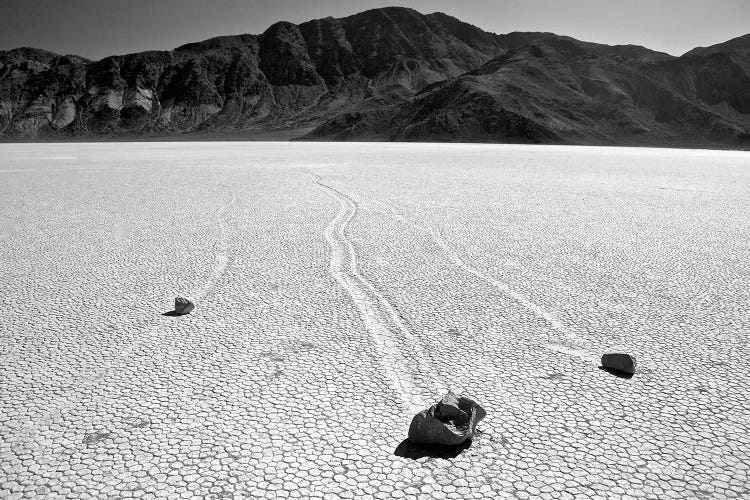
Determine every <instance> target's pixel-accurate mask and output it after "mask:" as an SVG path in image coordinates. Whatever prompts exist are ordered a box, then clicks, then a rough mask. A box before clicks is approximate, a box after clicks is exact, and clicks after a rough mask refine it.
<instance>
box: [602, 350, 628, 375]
mask: <svg viewBox="0 0 750 500" xmlns="http://www.w3.org/2000/svg"><path fill="white" fill-rule="evenodd" d="M602 366H603V367H604V368H608V369H610V370H617V371H618V372H622V373H627V374H629V375H633V374H634V373H635V356H631V355H630V354H624V353H610V354H605V355H604V356H602Z"/></svg>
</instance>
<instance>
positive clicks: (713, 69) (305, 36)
mask: <svg viewBox="0 0 750 500" xmlns="http://www.w3.org/2000/svg"><path fill="white" fill-rule="evenodd" d="M274 133H278V134H279V136H283V137H293V138H299V139H304V140H358V141H374V140H380V141H461V142H517V143H554V144H558V143H559V144H601V145H608V144H611V145H656V146H705V147H729V148H738V149H744V148H747V147H750V35H745V36H743V37H739V38H735V39H733V40H730V41H728V42H725V43H722V44H718V45H714V46H711V47H700V48H696V49H693V50H691V51H689V52H688V53H686V54H684V55H682V56H680V57H675V56H672V55H669V54H665V53H662V52H656V51H653V50H649V49H647V48H645V47H641V46H637V45H614V46H610V45H602V44H596V43H589V42H584V41H579V40H576V39H574V38H570V37H567V36H559V35H555V34H552V33H536V32H515V33H509V34H505V35H497V34H494V33H489V32H486V31H483V30H481V29H479V28H477V27H475V26H472V25H470V24H467V23H464V22H461V21H460V20H458V19H456V18H453V17H451V16H448V15H446V14H442V13H433V14H421V13H419V12H417V11H415V10H412V9H406V8H400V7H389V8H382V9H374V10H369V11H366V12H362V13H359V14H355V15H352V16H349V17H345V18H340V19H336V18H332V17H328V18H324V19H316V20H313V21H309V22H306V23H303V24H299V25H295V24H292V23H288V22H279V23H276V24H274V25H272V26H271V27H269V28H268V29H267V30H266V31H265V32H264V33H263V34H261V35H235V36H222V37H217V38H212V39H209V40H205V41H202V42H197V43H190V44H187V45H183V46H181V47H178V48H176V49H174V50H171V51H149V52H139V53H135V54H127V55H120V56H111V57H107V58H104V59H102V60H99V61H91V60H88V59H86V58H84V57H80V56H75V55H64V56H63V55H59V54H55V53H52V52H48V51H45V50H41V49H33V48H18V49H13V50H9V51H3V52H0V140H97V139H103V140H113V139H128V140H140V139H150V138H175V137H190V138H193V139H201V138H207V139H208V138H216V137H221V138H232V137H235V138H252V137H254V136H256V135H258V134H265V135H264V137H271V136H273V134H274Z"/></svg>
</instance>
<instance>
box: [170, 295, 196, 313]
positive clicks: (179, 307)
mask: <svg viewBox="0 0 750 500" xmlns="http://www.w3.org/2000/svg"><path fill="white" fill-rule="evenodd" d="M193 309H195V304H193V302H192V301H190V300H188V299H186V298H183V297H176V298H175V299H174V312H175V313H176V314H189V313H190V311H192V310H193Z"/></svg>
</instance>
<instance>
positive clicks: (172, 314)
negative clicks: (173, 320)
mask: <svg viewBox="0 0 750 500" xmlns="http://www.w3.org/2000/svg"><path fill="white" fill-rule="evenodd" d="M162 316H187V314H185V313H178V312H177V311H167V312H165V313H162Z"/></svg>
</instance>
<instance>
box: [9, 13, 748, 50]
mask: <svg viewBox="0 0 750 500" xmlns="http://www.w3.org/2000/svg"><path fill="white" fill-rule="evenodd" d="M388 5H400V6H404V7H412V8H414V9H416V10H418V11H420V12H423V13H429V12H435V11H441V12H445V13H447V14H450V15H452V16H455V17H457V18H459V19H461V20H463V21H466V22H468V23H471V24H474V25H476V26H479V27H480V28H482V29H485V30H487V31H494V32H496V33H507V32H510V31H551V32H554V33H558V34H561V35H570V36H573V37H575V38H579V39H581V40H587V41H592V42H601V43H608V44H615V43H635V44H638V45H645V46H646V47H649V48H652V49H654V50H661V51H664V52H668V53H670V54H674V55H680V54H682V53H684V52H687V51H688V50H689V49H691V48H693V47H696V46H705V45H711V44H714V43H718V42H723V41H726V40H728V39H730V38H734V37H736V36H739V35H744V34H747V33H750V0H459V1H457V0H432V1H427V0H390V1H384V2H381V1H377V0H158V1H157V0H0V50H6V49H11V48H15V47H19V46H32V47H38V48H43V49H47V50H51V51H53V52H59V53H70V54H79V55H82V56H86V57H89V58H92V59H97V58H101V57H104V56H107V55H112V54H124V53H128V52H137V51H141V50H147V49H172V48H174V47H177V46H178V45H181V44H183V43H187V42H194V41H199V40H204V39H206V38H210V37H212V36H217V35H231V34H239V33H253V34H258V33H262V32H263V31H264V30H265V29H266V28H267V27H268V26H269V25H270V24H272V23H273V22H275V21H281V20H285V21H292V22H294V23H301V22H304V21H308V20H310V19H315V18H319V17H327V16H334V17H341V16H346V15H349V14H353V13H356V12H360V11H362V10H366V9H370V8H375V7H383V6H388Z"/></svg>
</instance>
